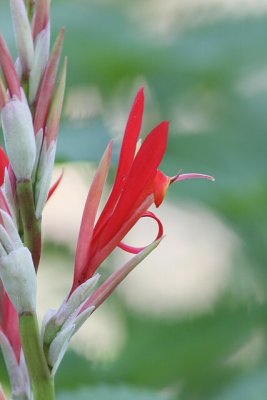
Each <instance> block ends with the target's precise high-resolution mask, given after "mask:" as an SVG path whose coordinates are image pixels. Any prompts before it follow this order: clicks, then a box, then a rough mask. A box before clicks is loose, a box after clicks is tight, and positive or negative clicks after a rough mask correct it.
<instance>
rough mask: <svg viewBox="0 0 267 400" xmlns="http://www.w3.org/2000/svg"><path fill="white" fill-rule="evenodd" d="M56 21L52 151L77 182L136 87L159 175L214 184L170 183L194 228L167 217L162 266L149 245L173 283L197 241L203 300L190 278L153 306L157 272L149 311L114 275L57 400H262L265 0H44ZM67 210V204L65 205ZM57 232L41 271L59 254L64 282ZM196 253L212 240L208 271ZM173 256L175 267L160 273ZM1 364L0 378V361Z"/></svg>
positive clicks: (67, 255) (66, 254)
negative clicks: (95, 345)
mask: <svg viewBox="0 0 267 400" xmlns="http://www.w3.org/2000/svg"><path fill="white" fill-rule="evenodd" d="M0 4H1V10H0V11H1V12H0V27H1V32H2V33H3V34H4V35H5V37H6V38H7V40H8V43H9V44H10V46H11V48H13V50H14V42H13V38H12V31H11V25H10V14H9V10H8V1H6V0H5V1H4V0H1V2H0ZM61 26H65V27H66V41H65V47H64V53H65V54H66V55H67V56H68V59H69V71H68V87H67V96H66V103H65V112H64V120H63V123H62V128H61V132H60V139H59V145H58V153H57V157H58V158H57V160H58V163H59V164H62V163H64V164H65V163H69V162H75V165H77V166H78V169H77V171H78V172H77V171H76V172H77V174H80V175H81V179H82V180H83V181H84V183H85V184H86V185H87V187H88V186H89V183H90V181H91V175H90V178H88V177H87V178H86V177H85V171H86V166H85V164H80V162H81V161H83V162H90V165H91V167H92V166H93V165H94V164H93V163H96V162H97V161H98V160H99V158H100V157H101V154H102V152H103V151H104V148H105V146H106V145H107V143H108V141H109V139H110V138H111V137H114V136H115V137H116V138H117V141H116V146H115V147H116V151H115V157H114V161H116V155H117V154H118V147H119V138H120V137H121V135H122V133H123V126H124V124H125V122H126V118H127V112H128V111H129V108H130V105H131V102H132V100H133V98H134V94H135V92H136V91H137V89H138V88H139V87H140V86H141V85H144V86H145V88H146V93H147V107H146V114H145V121H144V129H143V133H146V132H148V130H149V129H151V128H152V127H153V126H155V125H156V124H157V123H158V122H160V120H162V119H168V120H170V121H171V130H170V139H169V149H168V152H167V154H166V157H165V159H164V162H163V166H162V167H163V170H164V171H165V172H166V173H167V174H169V175H174V174H175V173H176V172H177V171H178V170H179V169H180V168H182V169H183V171H185V172H189V171H195V172H203V173H209V174H211V175H214V176H215V177H216V182H215V183H214V184H211V183H209V182H204V181H201V182H199V181H195V182H193V181H190V182H185V183H181V184H179V185H176V186H175V187H174V186H173V187H172V188H171V190H170V193H169V194H168V202H169V205H170V207H171V208H170V209H171V210H175V209H177V213H178V214H174V215H175V216H176V215H178V216H180V215H181V216H182V215H183V213H182V212H183V210H185V208H186V213H187V214H188V213H189V214H190V207H191V206H192V210H193V211H192V212H193V216H196V218H199V217H198V215H199V213H198V210H200V211H199V212H200V215H202V217H201V218H202V219H201V220H200V221H201V222H199V219H197V220H196V221H198V222H197V225H198V228H197V230H196V229H195V226H194V221H195V220H194V217H193V218H191V222H190V224H189V227H188V226H187V217H185V218H181V221H180V219H177V220H175V221H172V222H173V223H174V227H175V225H176V224H177V229H178V226H179V232H180V233H179V235H177V236H176V234H175V228H174V230H173V231H172V232H171V233H169V234H168V231H166V233H167V235H174V239H173V242H172V245H171V247H172V248H169V251H172V252H173V253H174V258H172V260H175V264H173V265H172V266H171V265H168V263H164V254H162V252H164V251H165V252H166V251H168V247H167V250H166V248H165V249H164V248H163V250H162V249H160V248H159V249H157V256H156V257H159V255H160V254H161V258H162V260H163V262H162V269H164V274H166V275H169V279H170V280H171V281H172V284H174V286H175V279H179V282H177V291H180V289H181V288H183V287H184V286H186V285H187V283H186V279H189V278H188V277H186V273H185V277H184V279H185V281H184V282H183V271H182V270H183V268H186V261H184V260H183V258H182V256H181V253H182V250H180V252H179V249H180V248H182V246H189V247H190V245H191V244H192V247H190V248H191V250H189V253H186V254H191V253H192V254H193V253H196V254H193V255H194V257H195V258H193V259H194V260H196V261H197V260H198V259H199V264H201V265H198V264H197V262H196V265H195V266H193V268H192V266H191V271H192V273H193V275H194V268H195V273H196V274H198V276H200V278H201V279H200V281H199V285H196V286H195V287H197V289H198V296H199V298H202V297H203V298H204V299H205V296H206V295H207V292H208V291H211V290H212V287H213V285H215V286H214V294H213V295H212V296H210V297H209V296H208V295H207V296H208V297H207V299H206V300H205V301H204V304H205V306H203V307H201V306H200V307H197V303H198V297H196V300H195V301H193V305H192V304H191V303H190V301H191V300H192V299H193V300H194V296H195V291H194V290H192V291H191V292H190V290H189V291H187V292H186V296H187V297H186V296H185V299H184V300H183V308H182V309H181V307H180V306H179V304H178V303H179V298H178V299H177V297H175V295H174V297H173V299H172V297H171V296H169V297H168V298H170V299H171V300H170V301H171V306H170V305H166V308H164V307H160V305H161V304H162V303H164V292H166V295H169V290H170V289H169V287H168V286H167V285H165V286H164V283H162V286H163V287H162V288H161V289H162V298H161V297H159V296H158V295H157V293H155V294H154V296H155V305H154V308H153V307H152V308H153V312H152V311H151V312H149V307H150V304H151V303H153V301H152V302H151V299H150V302H149V301H146V296H145V295H146V294H145V295H144V296H143V300H142V299H141V300H139V302H138V304H139V306H138V307H134V306H133V305H132V304H134V300H133V301H132V302H131V301H125V290H126V291H127V287H126V289H125V290H124V292H120V291H118V293H117V294H115V295H114V296H113V297H112V298H111V299H109V301H108V302H109V303H108V306H107V307H106V308H105V306H104V307H103V310H104V311H103V318H106V317H107V314H108V315H109V319H107V322H106V325H104V328H103V329H105V332H101V330H100V333H98V335H100V336H101V335H104V336H105V337H107V338H109V341H111V343H110V347H109V351H108V354H109V355H108V356H106V357H105V351H103V349H102V352H101V349H100V355H97V356H92V357H90V352H89V354H87V355H88V357H85V356H84V355H83V354H82V353H83V352H82V351H81V348H80V351H77V349H76V350H75V346H74V349H72V350H70V351H69V352H68V353H67V355H66V357H65V359H64V361H63V364H62V366H61V369H60V371H59V373H58V378H57V390H58V393H60V396H59V399H61V400H63V399H66V400H68V399H70V398H73V396H74V393H73V392H70V391H75V396H76V399H77V400H79V399H80V400H82V399H90V398H92V399H95V400H100V399H105V400H106V399H113V398H114V399H117V400H131V399H135V400H150V399H155V400H157V399H166V400H168V399H171V400H174V399H179V400H239V399H240V400H241V399H242V400H265V399H266V398H267V346H266V344H267V298H266V293H267V246H266V243H267V178H266V167H267V155H266V152H267V134H266V127H267V105H266V104H267V50H266V38H267V1H264V0H262V1H261V0H254V1H253V0H251V1H247V2H243V1H238V0H235V1H234V0H232V1H223V0H216V1H212V0H210V1H208V0H206V1H205V0H194V1H193V0H192V1H188V2H187V1H186V0H183V1H178V0H167V1H164V2H163V1H161V0H143V1H141V0H136V1H134V2H131V1H127V0H124V1H123V0H101V1H100V0H98V1H97V0H95V1H93V0H92V1H91V0H76V1H70V0H62V1H60V0H55V1H53V2H52V27H53V28H52V32H53V35H52V36H53V38H55V36H56V33H57V32H58V30H59V29H60V27H61ZM12 46H13V47H12ZM78 162H79V163H78ZM68 165H69V164H67V168H66V172H65V176H67V175H68V168H69V166H68ZM75 176H76V175H75ZM66 178H67V177H66ZM73 183H75V182H73ZM72 191H73V192H75V188H73V189H72ZM73 196H75V193H73ZM69 200H70V201H71V199H69ZM49 206H50V205H49ZM63 206H64V205H63ZM63 206H62V207H63ZM51 207H53V203H52V201H51ZM164 207H165V206H163V208H164ZM166 207H168V203H167V204H166ZM81 208H82V206H81ZM179 210H181V211H179ZM196 210H197V211H196ZM203 210H204V211H203ZM72 212H73V209H72V208H70V209H69V210H68V213H69V214H72ZM173 212H174V213H176V211H173ZM203 212H204V214H203ZM179 213H180V214H179ZM187 214H186V215H187ZM203 215H204V216H203ZM209 215H211V217H209ZM168 218H169V219H170V218H172V213H170V214H169V215H167V216H164V222H167V221H166V219H168ZM210 218H211V219H212V221H213V223H212V224H210ZM173 219H175V218H173ZM214 221H215V222H214ZM66 224H67V222H66ZM181 224H184V225H181ZM201 226H202V228H203V229H201ZM222 226H223V228H222ZM217 228H218V230H221V229H223V232H224V233H223V235H222V234H221V233H218V231H217ZM51 229H52V228H51ZM61 229H62V230H64V229H68V227H67V226H62V227H61ZM184 231H186V232H187V233H186V240H187V241H186V240H185V238H184V237H183V232H184ZM190 232H192V239H191V242H190V237H191V236H190V235H191V233H190ZM59 235H60V234H59ZM214 238H215V239H214ZM216 238H217V241H216ZM58 239H59V240H54V241H51V240H47V241H46V244H45V250H46V251H47V253H46V254H47V255H46V258H47V259H48V260H49V264H50V267H48V270H49V273H50V274H51V275H50V278H47V279H48V282H49V279H50V280H51V281H52V280H54V279H55V278H54V277H53V263H54V262H56V263H58V264H59V265H61V267H60V266H59V267H58V270H57V272H60V274H61V276H62V279H63V280H67V281H68V285H70V281H71V274H72V270H71V268H72V267H71V265H72V260H73V257H74V250H73V249H74V247H71V246H70V247H69V248H68V246H67V245H68V242H67V241H66V243H65V242H64V240H60V238H58ZM213 240H215V242H213ZM209 241H210V243H209ZM170 243H171V242H170ZM203 243H204V244H205V245H203ZM213 243H216V246H215V244H214V245H213ZM226 243H227V245H226ZM169 246H170V244H169ZM205 246H206V247H205ZM205 249H206V250H205ZM229 249H230V250H229ZM198 252H199V253H198ZM205 252H207V253H209V252H212V254H213V258H212V259H214V269H213V268H212V266H211V270H212V269H213V271H212V272H210V271H209V274H207V275H204V274H205V273H207V271H206V269H205V263H206V262H209V263H210V259H209V261H206V260H207V256H208V254H205ZM180 257H181V258H180ZM111 261H112V260H111ZM113 261H116V258H115V257H114V258H113ZM115 264H116V263H115ZM176 264H177V269H179V271H180V275H179V276H178V277H176V275H175V274H174V275H172V274H173V271H175V268H176ZM181 264H182V266H181ZM62 265H63V266H64V267H62ZM218 265H220V271H219V272H218V271H217V269H216V268H217V267H216V266H218ZM172 267H175V268H172ZM200 267H201V268H203V273H202V272H201V271H202V270H201V268H200ZM139 268H140V271H138V273H139V274H140V275H139V276H140V280H141V281H142V286H141V289H140V287H139V286H138V283H136V282H137V281H132V286H133V287H132V289H131V290H132V292H133V293H135V295H136V298H139V295H140V293H141V291H142V290H143V289H142V288H145V287H146V282H144V279H148V278H147V276H149V282H147V283H149V285H148V286H149V287H150V288H151V287H152V288H153V279H156V276H153V275H154V274H153V273H152V274H151V275H142V271H141V270H142V267H139ZM146 268H148V267H147V264H146V266H145V268H144V270H145V269H146ZM151 271H153V270H151ZM205 271H206V272H205ZM106 273H107V270H105V271H104V272H103V274H104V275H105V274H106ZM136 273H137V272H134V273H133V274H136ZM155 275H156V274H155ZM136 276H137V275H136ZM216 276H217V280H216ZM129 279H131V278H129ZM220 280H222V282H221V285H220ZM214 282H215V283H214ZM45 284H47V282H44V285H45ZM41 285H42V280H41V279H40V286H41ZM48 285H49V283H48ZM134 285H136V286H134ZM155 285H158V282H157V283H155ZM47 287H48V288H49V286H46V290H47V291H48V290H49V289H47ZM193 288H194V286H193ZM172 290H173V289H172ZM139 291H140V293H139ZM143 291H144V290H143ZM174 292H175V290H174ZM46 293H47V292H46ZM152 296H153V291H152ZM141 297H142V296H141ZM133 298H134V296H133ZM62 299H63V297H62ZM152 299H153V297H152ZM142 301H143V304H142ZM175 302H177V304H176V303H175ZM187 302H188V304H189V303H190V304H191V305H190V306H189V305H187ZM168 304H169V303H168ZM194 307H195V308H194ZM155 309H156V310H157V309H158V310H160V311H158V312H155ZM99 312H100V313H101V312H102V311H101V310H99ZM113 316H114V320H112V317H113ZM110 320H111V321H112V322H111V323H110V326H111V327H113V328H114V325H115V331H116V332H119V331H120V329H122V330H123V340H122V344H121V345H118V346H117V345H116V346H117V347H116V346H115V344H114V346H115V347H116V349H117V350H116V351H115V350H114V352H112V347H113V343H112V340H113V339H112V338H113V336H112V334H109V321H110ZM114 321H115V322H114ZM90 323H91V321H90V320H89V321H88V322H87V329H88V332H89V331H90ZM92 323H93V321H92ZM113 328H112V329H113ZM86 332H87V331H85V333H84V335H83V337H85V339H86V335H87V333H86ZM88 335H89V334H88ZM115 336H116V334H115ZM116 338H117V339H116ZM116 338H115V339H116V340H118V338H120V333H118V334H117V336H116ZM115 339H114V342H116V340H115ZM88 340H91V339H90V336H88ZM102 345H103V344H102V342H101V340H100V345H99V346H102ZM82 346H83V345H82ZM104 350H105V346H104ZM87 353H88V352H87ZM96 353H97V351H96ZM103 354H104V356H103ZM0 376H1V379H2V380H3V381H4V382H7V378H6V374H5V372H4V367H3V365H2V363H1V370H0ZM68 392H70V394H68Z"/></svg>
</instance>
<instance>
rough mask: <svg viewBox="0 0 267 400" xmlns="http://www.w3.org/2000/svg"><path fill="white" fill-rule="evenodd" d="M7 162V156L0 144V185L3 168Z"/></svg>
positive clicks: (0, 184) (2, 177)
mask: <svg viewBox="0 0 267 400" xmlns="http://www.w3.org/2000/svg"><path fill="white" fill-rule="evenodd" d="M8 164H9V160H8V158H7V155H6V153H5V152H4V149H3V148H2V147H1V146H0V186H2V184H3V183H4V178H5V169H6V167H7V166H8Z"/></svg>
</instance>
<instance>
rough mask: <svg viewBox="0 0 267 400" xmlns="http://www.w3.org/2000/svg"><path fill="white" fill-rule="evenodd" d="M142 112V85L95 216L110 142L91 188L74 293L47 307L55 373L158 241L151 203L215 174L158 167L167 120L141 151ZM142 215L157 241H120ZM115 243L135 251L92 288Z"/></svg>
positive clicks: (47, 339) (46, 331)
mask: <svg viewBox="0 0 267 400" xmlns="http://www.w3.org/2000/svg"><path fill="white" fill-rule="evenodd" d="M143 112H144V91H143V89H141V90H140V91H139V92H138V94H137V96H136V99H135V102H134V104H133V107H132V110H131V112H130V116H129V119H128V123H127V126H126V130H125V135H124V138H123V142H122V148H121V153H120V159H119V165H118V169H117V174H116V177H115V182H114V185H113V188H112V190H111V193H110V195H109V198H108V200H107V203H106V205H105V206H104V208H103V211H102V212H101V214H100V216H99V218H98V220H97V221H96V214H97V211H98V207H99V203H100V199H101V196H102V192H103V188H104V185H105V182H106V179H107V175H108V172H109V168H110V162H111V156H112V143H110V144H109V145H108V147H107V150H106V152H105V154H104V156H103V158H102V160H101V162H100V165H99V167H98V169H97V172H96V175H95V178H94V180H93V182H92V185H91V188H90V190H89V193H88V196H87V200H86V204H85V208H84V213H83V217H82V222H81V228H80V233H79V238H78V244H77V251H76V258H75V271H74V279H73V285H72V289H71V291H70V294H69V296H68V297H67V298H66V299H65V300H64V302H63V304H62V305H61V307H60V308H59V309H58V310H49V312H48V313H47V315H46V317H45V319H44V322H43V343H44V349H45V352H46V354H47V361H48V364H49V366H50V369H51V371H52V375H53V374H54V373H55V372H56V370H57V368H58V365H59V363H60V361H61V360H62V357H63V355H64V353H65V351H66V348H67V345H68V343H69V341H70V339H71V337H72V336H73V335H74V334H75V332H77V330H78V329H79V328H80V327H81V325H82V324H83V323H84V322H85V321H86V320H87V319H88V318H89V316H90V315H91V314H92V313H93V312H94V311H95V310H96V309H97V308H98V307H99V306H100V305H101V304H102V303H103V302H104V301H105V300H106V299H107V298H108V297H109V296H110V295H111V293H112V292H113V291H114V289H115V288H116V287H117V286H118V285H119V284H120V283H121V282H122V281H123V280H124V279H125V278H126V276H127V275H128V274H129V273H130V272H131V271H132V270H133V269H134V268H135V267H136V266H137V265H138V264H140V263H141V262H142V261H143V260H144V259H145V258H146V257H147V256H148V255H149V254H150V253H151V251H153V250H154V249H155V248H156V247H157V246H158V244H159V243H160V241H161V239H162V237H163V225H162V223H161V221H160V219H159V218H158V217H157V216H156V215H155V214H154V213H152V212H151V211H149V207H150V206H151V205H152V204H153V203H155V205H156V207H159V206H160V205H161V203H162V202H163V200H164V198H165V195H166V193H167V191H168V188H169V186H170V185H171V184H172V183H174V182H178V181H182V180H185V179H190V178H206V179H209V180H213V178H212V177H211V176H209V175H203V174H182V175H181V174H178V175H176V176H174V177H172V178H171V177H169V176H167V175H165V174H164V173H163V172H162V171H161V170H160V169H159V166H160V163H161V161H162V159H163V156H164V154H165V152H166V148H167V140H168V127H169V124H168V122H162V123H161V124H159V125H158V126H157V127H156V128H155V129H153V130H152V132H151V133H150V134H149V135H148V136H147V138H146V139H145V141H144V143H143V144H142V146H141V147H140V148H139V149H138V150H137V147H139V145H138V138H139V135H140V130H141V126H142V118H143ZM143 217H146V218H152V219H154V220H155V221H156V223H157V225H158V234H157V237H156V239H155V241H154V242H152V243H151V244H150V245H148V246H146V247H140V248H136V247H132V246H128V245H126V244H124V243H123V242H122V240H123V238H124V237H125V235H126V234H127V233H128V232H129V231H130V230H131V229H132V227H133V226H134V225H135V224H136V223H137V221H139V219H140V218H143ZM115 247H120V248H121V249H123V250H125V251H127V252H130V253H133V254H135V255H134V256H133V257H132V258H131V259H130V260H129V261H128V262H127V263H126V264H125V265H124V266H122V267H121V268H119V269H118V270H116V271H115V272H113V273H112V274H111V276H110V277H109V278H108V279H107V280H106V281H105V282H104V283H102V284H101V285H100V286H99V287H98V288H97V289H96V290H95V291H94V292H92V289H93V287H94V285H95V284H96V282H97V281H98V280H99V278H100V275H99V274H95V272H96V270H97V269H98V268H99V267H100V265H101V264H102V262H103V261H104V260H105V259H106V258H107V257H108V256H109V255H110V253H111V252H112V251H113V250H114V249H115Z"/></svg>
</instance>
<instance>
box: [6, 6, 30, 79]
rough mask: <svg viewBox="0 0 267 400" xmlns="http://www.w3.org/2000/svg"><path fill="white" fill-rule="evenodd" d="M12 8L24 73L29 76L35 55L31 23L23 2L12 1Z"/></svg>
mask: <svg viewBox="0 0 267 400" xmlns="http://www.w3.org/2000/svg"><path fill="white" fill-rule="evenodd" d="M10 7H11V13H12V18H13V25H14V31H15V36H16V42H17V49H18V53H19V58H20V62H21V66H22V72H23V74H25V75H26V76H28V74H29V72H30V70H31V67H32V62H33V54H34V51H33V38H32V33H31V26H30V22H29V19H28V16H27V11H26V7H25V4H24V1H23V0H11V1H10Z"/></svg>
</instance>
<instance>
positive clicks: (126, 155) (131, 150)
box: [96, 88, 145, 232]
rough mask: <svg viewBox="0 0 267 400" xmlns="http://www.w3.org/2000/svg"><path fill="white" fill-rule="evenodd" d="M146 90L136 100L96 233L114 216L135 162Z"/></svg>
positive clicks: (141, 91) (141, 90) (142, 89)
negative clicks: (112, 182)
mask: <svg viewBox="0 0 267 400" xmlns="http://www.w3.org/2000/svg"><path fill="white" fill-rule="evenodd" d="M144 102H145V97H144V88H141V89H140V90H139V92H138V93H137V95H136V98H135V100H134V103H133V106H132V109H131V112H130V115H129V118H128V122H127V125H126V129H125V133H124V138H123V142H122V147H121V152H120V159H119V164H118V170H117V175H116V178H115V182H114V185H113V188H112V192H111V194H110V196H109V199H108V201H107V203H106V205H105V207H104V209H103V211H102V213H101V216H100V218H99V220H98V222H97V226H96V232H97V231H98V230H99V229H101V227H102V226H103V225H104V224H105V223H106V221H107V220H108V218H109V217H110V215H111V214H112V212H113V210H114V208H115V206H116V203H117V201H118V198H119V197H120V195H121V192H122V191H123V188H124V186H125V182H126V179H127V177H128V174H129V171H130V169H131V166H132V164H133V161H134V156H135V152H136V144H137V140H138V137H139V135H140V131H141V127H142V120H143V114H144Z"/></svg>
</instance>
